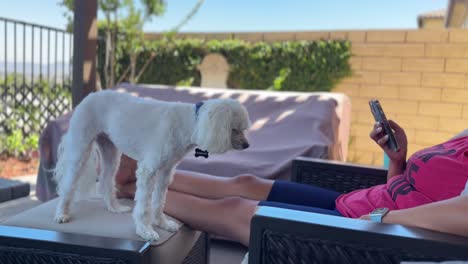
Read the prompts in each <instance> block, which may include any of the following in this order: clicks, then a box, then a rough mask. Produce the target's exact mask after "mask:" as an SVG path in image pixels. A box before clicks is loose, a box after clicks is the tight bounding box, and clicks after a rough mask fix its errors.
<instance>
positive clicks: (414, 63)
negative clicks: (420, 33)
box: [403, 58, 445, 72]
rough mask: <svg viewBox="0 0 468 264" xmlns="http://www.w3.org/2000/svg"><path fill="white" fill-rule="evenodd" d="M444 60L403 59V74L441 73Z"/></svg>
mask: <svg viewBox="0 0 468 264" xmlns="http://www.w3.org/2000/svg"><path fill="white" fill-rule="evenodd" d="M444 64H445V61H444V59H416V58H405V59H403V71H404V72H443V71H444V66H445V65H444Z"/></svg>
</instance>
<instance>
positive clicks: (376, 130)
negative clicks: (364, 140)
mask: <svg viewBox="0 0 468 264" xmlns="http://www.w3.org/2000/svg"><path fill="white" fill-rule="evenodd" d="M380 133H382V127H381V126H380V123H379V122H377V123H375V124H374V129H372V131H371V132H370V133H369V136H370V137H371V138H372V139H373V140H374V141H377V140H378V138H379V134H380Z"/></svg>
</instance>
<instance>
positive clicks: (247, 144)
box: [242, 142, 250, 149]
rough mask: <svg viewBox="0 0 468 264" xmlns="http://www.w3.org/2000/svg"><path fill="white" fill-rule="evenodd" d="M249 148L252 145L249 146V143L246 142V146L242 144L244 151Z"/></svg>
mask: <svg viewBox="0 0 468 264" xmlns="http://www.w3.org/2000/svg"><path fill="white" fill-rule="evenodd" d="M249 146H250V145H249V143H247V142H245V143H244V144H242V147H243V148H244V149H246V148H248V147H249Z"/></svg>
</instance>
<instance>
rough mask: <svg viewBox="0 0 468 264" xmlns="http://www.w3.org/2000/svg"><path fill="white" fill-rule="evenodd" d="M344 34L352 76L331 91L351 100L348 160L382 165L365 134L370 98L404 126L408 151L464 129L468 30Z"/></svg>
mask: <svg viewBox="0 0 468 264" xmlns="http://www.w3.org/2000/svg"><path fill="white" fill-rule="evenodd" d="M355 34H359V38H357V37H352V36H353V35H355ZM347 38H348V39H350V40H351V41H352V52H353V55H354V56H353V58H352V59H351V63H352V68H353V70H354V76H352V77H350V78H348V79H346V80H344V81H343V82H342V83H340V84H339V85H338V86H337V87H336V88H335V89H334V91H340V92H343V93H346V94H348V95H349V96H350V97H351V101H352V108H353V110H352V115H351V116H352V126H351V137H352V139H351V145H350V153H349V161H353V162H358V163H365V164H374V165H381V164H382V163H383V157H382V151H381V150H380V149H379V148H378V147H377V146H376V145H375V144H374V143H373V142H372V141H370V140H369V137H368V133H369V129H370V128H371V127H372V124H373V119H372V116H371V114H370V112H369V106H368V104H367V102H368V100H369V99H370V98H372V97H377V98H379V99H380V101H381V103H382V105H383V108H384V110H385V112H386V113H387V117H388V118H392V119H395V120H396V121H397V122H398V123H400V124H401V125H402V126H403V127H404V128H405V130H406V133H407V136H408V141H409V142H410V144H409V154H411V153H413V152H414V151H416V150H419V149H421V148H424V147H427V146H431V145H434V144H437V143H440V142H442V141H444V140H446V139H448V138H450V137H452V136H453V135H454V134H456V133H458V132H460V131H462V130H463V129H466V128H468V84H467V82H468V79H467V73H468V30H450V31H449V30H411V31H365V32H348V36H347Z"/></svg>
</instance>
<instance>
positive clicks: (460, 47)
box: [426, 44, 468, 58]
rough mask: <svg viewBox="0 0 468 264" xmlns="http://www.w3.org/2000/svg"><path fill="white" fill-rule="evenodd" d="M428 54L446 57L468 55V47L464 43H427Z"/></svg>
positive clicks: (428, 55) (429, 55)
mask: <svg viewBox="0 0 468 264" xmlns="http://www.w3.org/2000/svg"><path fill="white" fill-rule="evenodd" d="M426 56H427V57H444V58H463V57H468V47H467V46H466V45H464V44H427V45H426Z"/></svg>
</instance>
